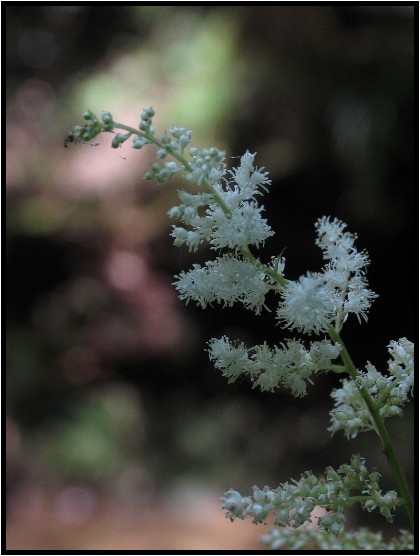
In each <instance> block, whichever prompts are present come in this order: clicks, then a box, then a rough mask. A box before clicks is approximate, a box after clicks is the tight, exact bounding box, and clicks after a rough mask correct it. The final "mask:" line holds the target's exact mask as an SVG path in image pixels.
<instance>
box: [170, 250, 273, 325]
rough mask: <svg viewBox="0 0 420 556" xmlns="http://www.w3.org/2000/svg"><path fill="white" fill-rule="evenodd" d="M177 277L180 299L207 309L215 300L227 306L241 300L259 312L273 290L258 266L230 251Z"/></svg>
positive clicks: (194, 266) (248, 307)
mask: <svg viewBox="0 0 420 556" xmlns="http://www.w3.org/2000/svg"><path fill="white" fill-rule="evenodd" d="M176 278H177V281H176V282H175V287H176V289H177V290H178V291H179V293H180V296H179V297H180V299H185V300H186V301H187V302H188V301H190V300H192V301H195V302H196V303H197V304H198V305H200V306H201V307H202V308H203V309H204V308H205V307H206V306H207V304H211V303H213V302H217V303H221V304H222V305H223V306H224V307H226V306H227V307H231V306H232V305H233V304H234V303H236V302H240V303H243V305H244V306H245V307H246V308H247V309H251V310H253V311H255V312H256V313H257V314H258V313H259V312H260V310H261V308H262V306H263V305H264V300H265V295H266V293H267V292H268V290H269V289H270V287H269V285H268V284H267V282H266V275H265V274H264V273H263V272H261V271H259V270H258V269H257V267H256V266H255V265H253V264H251V263H250V262H248V261H246V260H243V259H240V258H238V257H234V256H232V255H228V254H225V255H224V256H223V257H218V258H217V259H215V260H214V261H208V262H207V263H206V264H205V265H204V266H203V267H202V266H200V265H198V264H195V265H193V268H192V269H191V270H189V271H188V272H184V271H182V272H181V273H180V274H179V276H176Z"/></svg>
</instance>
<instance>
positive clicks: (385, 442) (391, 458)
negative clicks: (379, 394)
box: [328, 327, 414, 527]
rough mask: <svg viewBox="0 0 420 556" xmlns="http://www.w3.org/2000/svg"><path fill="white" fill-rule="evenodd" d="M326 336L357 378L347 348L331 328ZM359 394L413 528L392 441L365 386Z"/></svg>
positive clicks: (407, 491)
mask: <svg viewBox="0 0 420 556" xmlns="http://www.w3.org/2000/svg"><path fill="white" fill-rule="evenodd" d="M328 334H329V336H330V338H331V340H333V342H338V343H339V344H340V345H341V352H340V356H341V359H342V361H343V363H344V365H345V367H346V370H347V372H348V374H349V376H350V378H351V379H352V380H355V379H356V377H357V370H356V367H355V365H354V363H353V361H352V359H351V357H350V354H349V352H348V351H347V348H346V346H345V344H344V342H343V340H342V339H341V336H340V334H339V333H338V332H337V331H336V330H335V329H334V328H333V327H329V328H328ZM360 393H361V395H362V397H363V399H364V401H365V403H366V405H367V407H368V409H369V413H370V415H371V418H372V421H373V423H374V425H375V430H376V432H377V434H378V436H379V438H380V440H381V442H382V446H383V450H384V452H385V454H386V457H387V459H388V462H389V464H390V466H391V469H392V472H393V473H394V477H395V480H396V482H397V485H398V488H399V491H400V495H401V497H402V500H403V506H404V507H405V509H406V512H407V515H408V519H409V520H410V523H411V526H412V527H414V503H413V498H412V496H411V492H410V489H409V486H408V483H407V480H406V478H405V475H404V472H403V470H402V468H401V465H400V463H399V461H398V458H397V456H396V454H395V451H394V447H393V445H392V441H391V439H390V437H389V434H388V431H387V429H386V428H385V425H384V423H383V421H382V419H381V416H380V414H379V410H378V407H377V405H376V404H375V403H374V401H373V400H372V398H371V397H370V394H369V392H368V391H367V389H366V387H365V386H362V387H361V388H360Z"/></svg>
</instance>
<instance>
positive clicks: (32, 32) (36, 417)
mask: <svg viewBox="0 0 420 556" xmlns="http://www.w3.org/2000/svg"><path fill="white" fill-rule="evenodd" d="M414 11H415V10H414V8H413V7H412V6H404V5H401V4H399V5H395V6H392V5H387V6H377V5H372V6H369V5H361V6H348V5H345V6H344V5H336V6H333V5H326V6H270V5H261V4H259V5H258V6H252V5H247V6H211V5H208V6H191V5H187V6H161V5H156V6H124V5H121V4H120V5H103V6H101V7H95V6H94V5H93V6H62V5H61V6H53V5H46V6H22V5H19V4H13V3H8V4H6V5H5V3H3V6H2V12H3V16H4V17H5V19H6V45H7V46H6V49H5V64H4V67H5V68H6V77H7V79H6V85H5V93H6V94H5V98H6V128H7V136H6V152H7V159H6V162H7V166H6V194H5V204H6V209H7V214H6V218H5V226H6V230H5V231H6V233H5V235H4V240H5V241H4V247H5V268H6V286H7V289H6V295H5V298H4V301H5V306H6V312H7V330H6V331H7V337H6V357H7V361H6V362H7V382H6V391H7V407H6V412H7V420H6V426H7V431H6V432H7V446H6V447H7V449H8V450H7V454H8V455H7V470H8V481H7V486H8V494H9V497H8V500H9V504H8V509H9V512H8V515H9V516H10V517H9V519H10V520H11V522H12V523H13V522H14V520H15V521H16V520H17V521H18V520H19V519H21V521H22V523H24V524H26V523H29V522H30V519H31V518H30V516H29V517H27V516H26V517H25V515H26V514H25V515H24V514H22V511H21V507H22V505H26V506H27V505H28V500H32V501H33V505H34V507H35V510H34V512H35V513H36V508H37V507H38V506H39V497H40V496H41V498H42V500H44V501H45V500H47V501H48V500H49V499H50V498H51V497H52V498H53V499H54V500H55V501H57V499H58V500H61V498H60V496H61V497H62V498H63V500H64V502H63V503H62V506H63V507H64V510H63V512H64V513H63V515H64V516H67V517H64V518H63V520H64V521H65V520H66V519H67V520H68V521H71V519H73V518H71V516H72V515H73V514H72V513H71V511H70V510H69V508H70V509H71V508H73V510H74V512H73V513H74V514H75V515H76V517H75V518H74V520H75V522H77V520H78V519H79V521H83V517H80V515H82V516H83V515H85V514H83V511H85V513H86V516H87V517H86V521H88V520H89V519H90V518H91V516H92V515H93V513H94V512H93V510H92V511H91V512H90V513H89V511H87V510H86V508H85V506H86V504H85V505H83V503H81V502H80V500H82V502H83V500H87V499H88V498H89V496H90V498H89V500H91V501H92V500H93V501H94V502H95V504H99V502H98V501H100V502H102V501H103V500H107V501H111V503H112V504H116V505H122V506H124V507H127V508H129V509H130V511H137V510H142V509H144V508H145V507H149V506H153V504H156V503H157V501H160V500H161V499H162V498H165V496H168V492H169V493H178V494H179V492H184V491H185V489H186V486H185V485H189V487H191V485H193V486H194V488H196V490H197V492H201V493H203V492H206V489H207V490H210V491H211V492H214V493H215V494H216V495H217V496H218V495H221V494H222V493H223V491H225V490H227V489H228V488H229V487H232V486H233V487H235V488H238V489H239V490H241V492H243V494H246V493H248V492H249V491H250V489H251V486H252V485H253V484H258V485H259V486H263V485H264V484H269V485H270V486H273V487H275V486H276V485H277V484H278V483H279V482H281V481H286V480H288V479H289V478H291V477H296V478H298V476H299V474H300V473H301V472H303V471H304V470H306V469H309V468H311V469H313V470H314V471H315V472H321V471H322V470H323V469H324V467H325V466H326V465H339V464H340V463H343V462H345V461H347V460H349V458H350V454H351V453H353V452H358V451H360V452H361V453H362V454H363V455H365V456H366V458H367V462H368V465H369V466H375V465H376V466H378V467H379V469H380V472H381V474H382V475H383V486H384V489H386V490H388V489H392V488H394V484H393V482H392V477H391V476H390V473H389V469H388V467H387V465H386V462H385V458H384V456H383V454H382V453H381V452H380V446H379V444H378V442H377V441H376V439H375V438H374V436H373V435H372V434H367V435H361V436H360V437H359V438H358V439H356V440H353V441H351V442H350V443H348V442H347V441H346V439H345V438H344V437H341V436H339V435H336V436H335V437H334V438H332V439H331V438H330V435H329V433H328V432H327V431H326V428H327V426H328V419H329V417H328V411H329V410H330V409H331V406H332V403H331V400H330V398H329V393H330V391H331V389H332V388H333V387H335V386H338V382H337V377H334V376H331V377H320V378H319V379H317V383H316V385H315V386H314V387H310V388H309V396H307V397H306V398H303V399H294V398H292V397H291V396H289V394H288V393H287V392H283V391H279V392H278V393H276V394H269V393H265V394H261V393H259V392H258V391H256V390H252V389H251V388H250V386H249V385H248V384H247V383H246V382H245V381H244V382H243V383H239V384H234V385H228V384H227V382H226V381H225V380H224V379H223V378H222V377H221V376H219V373H218V372H217V371H215V370H214V369H213V368H212V366H211V365H210V363H209V361H208V357H207V354H206V353H205V351H204V350H205V347H206V341H207V340H208V339H210V338H211V337H220V336H221V335H223V334H227V335H228V336H229V337H231V338H232V339H233V338H235V337H236V338H240V339H244V340H246V341H247V342H249V343H250V344H251V345H252V344H255V343H261V342H263V341H264V340H267V341H268V342H269V343H270V344H274V343H278V342H281V341H282V339H283V338H284V337H291V335H290V334H287V333H284V331H283V330H282V329H280V328H279V327H278V326H275V319H274V316H273V313H271V314H270V313H267V312H266V313H264V314H262V315H261V316H258V317H256V316H255V315H253V314H252V313H250V312H247V311H245V310H244V309H241V308H239V307H238V308H232V309H226V310H221V309H219V308H217V307H215V308H213V309H207V310H205V311H202V310H201V309H199V308H196V307H194V306H192V305H188V306H187V307H185V306H184V305H183V304H182V303H181V302H180V301H178V300H177V297H176V294H175V292H174V290H173V288H172V287H171V282H172V280H173V278H172V277H173V276H174V275H175V274H177V273H179V272H180V270H181V269H187V268H189V267H190V266H191V265H192V264H193V262H201V263H203V262H204V261H206V260H207V259H208V257H209V255H210V256H212V253H209V251H208V250H206V249H205V248H204V249H202V250H201V251H200V252H199V253H197V254H190V253H188V252H187V251H186V250H184V249H181V250H180V249H177V248H175V247H173V245H172V242H171V238H169V232H170V224H171V223H170V222H169V221H168V219H167V218H166V216H165V214H166V211H167V210H168V209H169V208H170V207H171V206H172V205H173V204H176V190H177V188H178V187H188V184H185V183H181V182H176V181H175V180H174V181H173V182H171V183H169V184H167V185H165V186H163V187H162V186H158V185H156V184H150V183H149V182H145V181H143V179H142V177H143V175H144V174H145V172H146V171H147V169H148V165H149V163H150V162H151V161H153V153H152V152H151V151H150V150H149V151H148V152H146V151H143V150H142V151H140V152H138V151H133V150H130V148H129V146H128V145H124V147H123V149H121V151H119V152H118V151H115V150H111V149H109V145H110V140H111V136H104V137H101V138H100V143H101V144H100V145H99V146H98V147H91V146H89V145H79V146H73V147H70V148H69V149H64V148H63V142H64V138H65V136H66V134H67V132H68V130H69V129H70V128H71V126H72V125H74V124H76V123H79V122H80V121H81V116H82V114H83V112H84V110H85V109H86V108H90V109H91V110H93V111H94V112H96V113H97V114H98V115H100V113H101V111H102V110H110V111H111V112H112V113H113V115H114V118H115V120H117V121H120V122H123V123H126V124H131V125H134V126H135V125H137V119H138V116H139V113H140V112H141V110H142V109H143V108H144V107H146V106H149V105H152V106H154V108H155V110H156V116H155V124H156V127H157V128H158V131H162V130H163V129H167V128H169V127H170V126H171V125H172V124H173V123H175V124H176V125H180V126H185V127H187V128H188V129H192V130H193V137H194V136H195V141H196V144H198V145H205V146H211V145H215V146H217V147H218V148H221V149H226V151H227V154H228V156H229V157H230V156H238V155H242V154H243V153H244V152H245V150H246V149H249V150H250V151H251V152H255V151H256V152H257V153H258V155H257V159H256V160H257V164H258V165H259V166H265V168H266V169H267V170H268V171H269V172H270V176H271V179H272V181H273V183H272V185H271V187H270V191H269V193H268V194H267V195H266V197H265V198H264V206H265V208H266V215H267V219H268V221H269V223H270V224H271V226H272V228H273V229H274V230H275V231H276V235H275V236H274V237H273V238H270V240H269V241H267V243H266V246H265V248H264V250H263V253H262V255H261V256H262V257H263V258H265V259H266V260H268V259H269V257H270V256H271V255H277V254H279V253H280V252H281V251H282V249H283V248H286V251H285V257H286V271H287V276H288V277H289V278H297V277H298V276H299V275H301V274H303V273H305V272H306V271H307V270H317V269H318V268H319V267H320V266H321V265H322V260H321V256H320V251H319V249H318V248H316V247H315V246H314V227H313V224H314V222H315V221H316V219H317V218H318V217H320V216H322V215H324V214H326V215H332V216H337V217H338V218H340V219H342V220H343V221H345V222H346V223H347V224H348V226H349V229H350V230H351V231H352V232H356V233H357V235H358V240H357V245H358V247H359V248H360V249H367V251H368V252H369V254H370V257H371V261H372V263H371V266H370V267H369V269H368V279H369V282H370V286H371V288H372V289H373V290H374V291H375V292H377V293H378V294H379V297H378V299H377V300H376V301H375V302H374V304H373V306H372V309H371V312H370V316H369V322H368V324H365V323H363V324H362V325H359V323H358V322H357V319H355V318H353V319H349V322H348V323H347V324H346V327H345V329H344V338H345V340H346V342H348V348H349V350H350V352H351V354H352V355H353V357H354V361H355V363H356V365H358V366H359V367H363V366H364V365H365V364H366V361H370V362H371V363H373V364H374V365H376V366H377V368H378V369H381V370H383V371H385V370H386V361H387V360H388V352H387V350H386V346H387V344H388V343H389V341H390V340H393V339H398V338H400V337H403V336H406V337H408V338H409V339H411V340H414V337H415V331H416V322H417V314H416V304H415V302H414V300H415V299H416V295H414V294H415V292H417V275H416V268H417V266H416V264H415V262H416V260H417V253H418V246H417V229H416V222H417V185H416V184H415V182H417V179H416V177H417V176H416V171H415V167H416V166H415V164H414V161H415V158H416V157H415V154H414V153H415V152H417V151H414V147H415V143H416V141H415V136H414V131H415V126H414V122H415V121H416V117H415V116H416V114H415V111H416V105H415V103H414V93H415V83H414V71H413V70H414V64H415V51H414V42H413V37H414V21H415V17H417V14H415V13H414ZM235 160H236V159H234V160H233V163H235ZM389 428H390V431H391V434H393V438H394V439H395V442H396V445H397V452H398V454H399V456H400V457H401V460H402V463H403V465H404V467H405V469H406V471H407V473H408V475H409V476H411V477H412V473H413V465H412V450H411V448H412V442H413V429H412V412H411V411H410V410H407V413H406V416H405V417H404V418H402V419H401V418H400V419H393V420H391V421H389ZM72 488H73V489H74V488H76V489H79V490H70V491H69V490H68V489H72ZM66 489H67V490H66ZM63 492H64V494H63ZM69 492H70V495H69V496H70V498H69V496H67V498H66V493H67V494H68V493H69ZM194 492H195V491H194ZM71 493H73V495H74V496H73V495H72V494H71ZM74 493H76V494H74ZM178 494H173V496H174V497H175V499H176V500H178V498H176V496H177V495H178ZM86 496H88V498H86ZM196 496H200V495H198V494H196ZM37 497H38V498H37ZM54 497H55V498H54ZM57 497H58V498H57ZM83 497H84V498H83ZM69 499H70V502H69ZM37 504H38V506H37ZM66 504H67V506H66ZM72 504H73V505H72ZM56 505H57V504H56ZM87 506H88V507H89V508H90V506H89V504H87ZM60 507H61V506H60ZM92 507H93V506H92ZM95 507H96V506H95ZM80 509H81V510H80ZM79 510H80V511H79ZM57 511H58V510H57ZM66 512H67V513H66ZM30 515H32V514H30ZM60 515H61V514H60ZM69 515H70V517H69ZM399 515H400V514H399ZM22 516H23V517H22ZM77 516H79V517H77ZM400 517H401V519H402V521H401V522H398V523H396V528H398V527H399V526H400V525H401V524H403V525H404V526H406V523H405V521H404V519H405V518H404V516H403V515H402V514H401V515H400ZM359 518H360V516H359V514H358V513H357V512H353V514H351V516H350V524H352V525H353V526H357V525H358V523H359V521H358V520H359ZM19 523H20V522H19ZM363 523H367V524H368V525H370V526H372V527H377V526H379V525H381V522H380V521H378V522H376V520H375V518H374V516H371V515H365V514H364V515H363ZM21 527H22V525H21ZM391 530H392V529H390V531H391ZM261 532H263V529H261ZM255 535H257V530H255ZM13 542H14V543H15V545H14V546H15V547H16V548H19V547H20V545H19V539H16V538H15V539H14V540H13ZM34 542H35V541H34ZM58 542H60V541H58ZM63 542H64V541H63ZM16 543H17V544H16ZM35 548H36V547H35ZM40 548H41V549H42V548H44V546H41V547H40ZM76 548H79V546H77V547H76ZM81 548H83V546H82V547H81Z"/></svg>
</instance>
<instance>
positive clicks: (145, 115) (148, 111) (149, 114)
mask: <svg viewBox="0 0 420 556" xmlns="http://www.w3.org/2000/svg"><path fill="white" fill-rule="evenodd" d="M154 115H155V111H154V110H153V108H152V107H151V106H149V108H145V109H144V110H143V112H142V113H141V115H140V118H141V119H142V120H149V119H151V118H153V116H154Z"/></svg>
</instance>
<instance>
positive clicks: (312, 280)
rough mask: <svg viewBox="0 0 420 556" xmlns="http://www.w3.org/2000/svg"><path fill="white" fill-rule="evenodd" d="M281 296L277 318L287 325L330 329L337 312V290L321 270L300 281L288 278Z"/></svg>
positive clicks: (301, 328)
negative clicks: (323, 275)
mask: <svg viewBox="0 0 420 556" xmlns="http://www.w3.org/2000/svg"><path fill="white" fill-rule="evenodd" d="M281 297H282V302H281V304H280V306H279V308H278V310H277V318H278V319H279V320H280V321H282V322H283V323H284V326H285V327H286V328H291V329H297V330H301V331H302V332H306V333H311V332H315V333H319V332H323V331H325V330H326V327H327V326H328V325H329V324H330V323H331V321H332V320H333V318H334V316H335V308H336V305H337V298H336V293H335V291H334V289H333V288H331V287H330V286H329V284H328V282H325V280H324V279H323V278H322V277H320V276H319V275H317V274H310V273H308V274H307V275H306V276H301V277H300V278H299V280H298V281H297V282H292V281H290V282H288V284H287V286H286V287H285V288H284V290H283V291H282V293H281Z"/></svg>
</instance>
